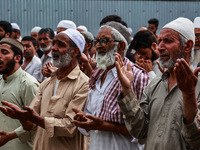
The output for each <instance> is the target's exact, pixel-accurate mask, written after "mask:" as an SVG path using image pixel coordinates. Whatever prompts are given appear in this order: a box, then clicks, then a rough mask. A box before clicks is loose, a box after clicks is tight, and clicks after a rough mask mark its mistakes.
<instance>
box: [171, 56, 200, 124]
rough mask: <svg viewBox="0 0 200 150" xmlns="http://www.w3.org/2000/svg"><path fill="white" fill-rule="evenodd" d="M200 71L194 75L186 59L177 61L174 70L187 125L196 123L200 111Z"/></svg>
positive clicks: (196, 71) (197, 70)
mask: <svg viewBox="0 0 200 150" xmlns="http://www.w3.org/2000/svg"><path fill="white" fill-rule="evenodd" d="M199 70H200V68H197V69H196V70H195V71H194V73H193V72H192V70H191V69H190V67H189V65H188V64H187V62H186V61H185V60H184V59H177V61H176V64H175V68H174V72H175V75H176V80H177V85H178V87H179V89H180V90H181V92H182V95H183V115H184V118H185V119H184V123H185V124H186V125H187V124H191V123H192V122H193V121H194V118H195V116H196V114H197V111H198V105H197V98H196V85H197V81H198V72H199Z"/></svg>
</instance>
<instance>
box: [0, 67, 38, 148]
mask: <svg viewBox="0 0 200 150" xmlns="http://www.w3.org/2000/svg"><path fill="white" fill-rule="evenodd" d="M38 87H39V83H38V82H37V80H36V79H35V78H34V77H32V76H31V75H30V74H28V73H26V72H25V71H23V70H22V69H21V68H19V69H18V70H17V71H16V72H15V73H13V74H12V75H10V76H8V77H7V78H6V80H4V79H3V76H2V77H0V101H7V102H10V103H13V104H15V105H17V106H19V107H20V108H21V109H23V108H24V107H25V106H28V105H29V104H30V103H31V101H32V100H33V98H34V97H35V95H36V92H37V90H38ZM0 105H1V106H2V104H1V103H0ZM0 118H1V119H0V124H1V125H0V130H2V131H6V132H10V131H14V130H15V132H16V134H17V135H18V136H19V139H18V138H17V139H14V140H12V141H9V142H8V143H7V144H5V145H4V146H2V147H0V150H29V149H30V150H31V149H32V141H31V133H28V132H26V131H24V130H23V129H22V128H21V127H20V125H21V124H20V122H19V121H18V120H16V119H12V118H10V117H7V116H5V115H4V114H3V113H0ZM18 127H19V128H18ZM22 139H26V141H27V142H25V143H22V142H24V141H23V140H22ZM20 140H21V141H20Z"/></svg>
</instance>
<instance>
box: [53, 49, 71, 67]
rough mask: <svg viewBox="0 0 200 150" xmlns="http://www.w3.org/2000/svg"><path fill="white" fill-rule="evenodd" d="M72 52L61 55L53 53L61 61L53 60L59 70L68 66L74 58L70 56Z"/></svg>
mask: <svg viewBox="0 0 200 150" xmlns="http://www.w3.org/2000/svg"><path fill="white" fill-rule="evenodd" d="M70 53H71V51H68V52H67V53H65V54H63V55H60V53H59V52H54V51H52V55H58V56H59V59H57V60H54V59H53V65H54V66H55V67H57V68H62V67H65V66H68V65H69V64H70V62H71V60H72V57H71V55H70Z"/></svg>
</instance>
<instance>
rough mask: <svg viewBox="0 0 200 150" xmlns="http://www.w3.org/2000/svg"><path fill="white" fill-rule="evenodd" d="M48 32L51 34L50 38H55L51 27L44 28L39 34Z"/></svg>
mask: <svg viewBox="0 0 200 150" xmlns="http://www.w3.org/2000/svg"><path fill="white" fill-rule="evenodd" d="M42 33H46V34H48V35H49V37H50V39H53V38H54V36H55V34H54V31H53V30H52V29H51V28H42V29H41V30H40V31H39V32H38V34H42Z"/></svg>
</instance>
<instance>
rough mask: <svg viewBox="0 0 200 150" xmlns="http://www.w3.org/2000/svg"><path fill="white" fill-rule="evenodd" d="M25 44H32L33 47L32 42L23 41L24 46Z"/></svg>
mask: <svg viewBox="0 0 200 150" xmlns="http://www.w3.org/2000/svg"><path fill="white" fill-rule="evenodd" d="M25 44H31V45H32V42H31V41H28V40H25V41H22V45H25Z"/></svg>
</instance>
